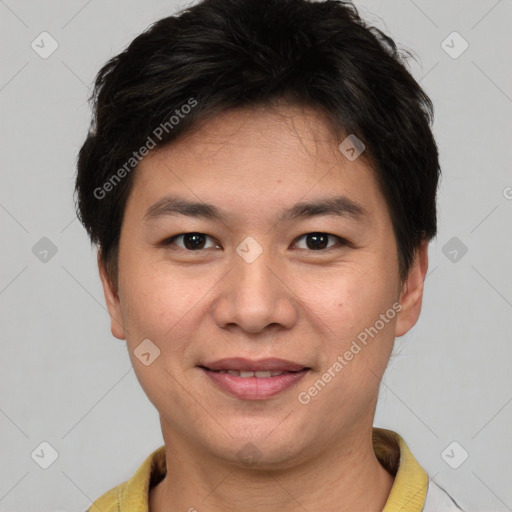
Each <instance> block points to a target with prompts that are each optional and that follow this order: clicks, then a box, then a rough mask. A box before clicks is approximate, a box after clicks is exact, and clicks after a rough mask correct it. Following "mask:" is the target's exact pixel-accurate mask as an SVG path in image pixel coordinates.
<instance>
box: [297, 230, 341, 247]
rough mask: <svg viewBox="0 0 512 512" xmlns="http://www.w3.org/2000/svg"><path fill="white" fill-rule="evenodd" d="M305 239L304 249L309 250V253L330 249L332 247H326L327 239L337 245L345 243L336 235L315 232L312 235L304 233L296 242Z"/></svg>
mask: <svg viewBox="0 0 512 512" xmlns="http://www.w3.org/2000/svg"><path fill="white" fill-rule="evenodd" d="M302 238H305V239H306V247H305V249H309V250H311V251H320V250H323V249H330V248H331V247H332V246H333V245H336V244H332V245H330V246H328V243H329V238H331V239H336V240H337V241H338V243H339V244H341V245H345V244H346V243H347V242H346V241H345V240H344V239H343V238H340V237H339V236H336V235H331V234H329V233H322V232H319V231H315V232H313V233H306V234H305V235H302V236H301V237H299V238H298V240H300V239H302Z"/></svg>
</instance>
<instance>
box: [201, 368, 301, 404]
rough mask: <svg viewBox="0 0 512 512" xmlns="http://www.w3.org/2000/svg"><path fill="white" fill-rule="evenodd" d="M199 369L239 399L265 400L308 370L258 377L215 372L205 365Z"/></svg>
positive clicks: (295, 380) (291, 383) (292, 383)
mask: <svg viewBox="0 0 512 512" xmlns="http://www.w3.org/2000/svg"><path fill="white" fill-rule="evenodd" d="M200 370H201V371H202V372H203V373H205V374H206V375H207V376H208V377H209V378H210V379H211V380H212V381H213V383H214V384H216V385H217V386H218V387H219V388H220V389H221V390H222V391H224V392H225V393H227V394H229V395H231V396H235V397H236V398H239V399H241V400H265V399H267V398H270V397H273V396H274V395H277V394H278V393H281V392H283V391H285V390H286V389H288V388H290V387H291V386H293V385H294V384H296V383H297V382H298V381H299V380H301V379H302V378H303V377H304V376H305V375H306V374H307V373H308V372H309V369H307V368H304V369H302V370H299V371H291V372H289V373H284V374H283V375H276V376H275V377H263V378H260V377H238V376H236V375H230V374H229V373H217V372H215V371H213V370H210V369H208V368H205V367H200ZM247 371H249V370H247ZM253 371H256V370H253ZM276 371H278V370H276ZM283 371H284V370H283Z"/></svg>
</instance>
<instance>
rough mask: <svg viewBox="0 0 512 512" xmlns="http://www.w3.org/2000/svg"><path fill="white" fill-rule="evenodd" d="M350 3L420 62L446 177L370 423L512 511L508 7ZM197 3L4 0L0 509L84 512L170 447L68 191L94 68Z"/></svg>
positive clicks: (443, 475) (483, 502)
mask: <svg viewBox="0 0 512 512" xmlns="http://www.w3.org/2000/svg"><path fill="white" fill-rule="evenodd" d="M356 4H357V5H358V6H359V7H360V8H361V13H362V14H363V15H364V17H365V18H367V19H368V20H369V21H371V22H372V23H374V24H376V25H377V26H379V27H381V28H383V29H384V30H385V31H387V32H388V33H389V34H390V35H391V36H392V37H394V38H395V39H396V40H398V42H400V43H401V44H402V45H405V46H406V47H409V48H412V49H414V50H415V52H416V54H417V55H418V57H419V61H420V63H415V62H414V61H411V70H412V72H413V74H414V76H415V77H416V78H417V79H418V80H421V84H422V85H423V86H424V88H425V89H426V91H427V93H428V94H429V95H430V96H431V98H432V100H433V102H434V104H435V107H436V121H435V127H434V129H435V135H436V137H437V140H438V144H439V149H440V155H441V164H442V170H443V173H444V177H443V179H442V182H441V188H440V195H439V234H438V237H437V239H436V240H435V241H434V242H433V243H432V244H431V247H430V268H429V274H428V277H427V281H426V290H425V297H424V306H423V312H422V316H421V319H420V321H419V323H418V324H417V325H416V327H415V328H414V329H413V330H412V331H411V332H410V333H408V334H407V335H406V336H404V337H403V338H399V339H397V341H396V350H395V357H394V358H393V359H392V362H391V364H390V367H389V369H388V371H387V373H386V375H385V378H384V381H383V384H382V386H381V396H380V403H379V406H378V410H377V415H376V420H375V425H376V426H381V427H386V428H391V429H393V430H395V431H397V432H398V433H400V434H401V435H402V436H403V437H404V438H405V440H406V441H407V443H408V445H409V447H410V448H411V450H412V452H413V454H414V455H415V456H416V458H417V459H418V460H419V461H420V463H421V464H422V465H423V467H424V468H425V469H426V470H427V471H428V473H429V475H430V476H431V477H432V478H434V480H435V481H436V482H437V483H438V484H440V485H442V486H443V487H445V488H447V489H449V490H450V492H451V493H452V494H453V496H454V497H455V498H456V499H457V500H458V501H459V503H460V504H461V505H463V506H464V507H466V508H467V509H469V510H474V511H505V510H512V486H511V485H510V481H511V476H512V471H511V462H510V461H511V459H512V436H511V431H512V429H511V425H512V404H511V402H512V372H511V371H510V361H511V356H512V343H511V335H510V332H511V330H512V314H511V313H512V273H511V272H510V261H511V255H512V237H511V236H510V235H511V232H510V224H511V213H512V199H511V198H512V188H510V187H512V173H511V171H510V163H511V158H510V156H511V155H510V146H511V141H512V121H511V119H512V116H511V114H512V68H511V66H510V56H511V49H512V35H511V32H512V31H511V30H510V27H511V22H512V4H511V2H510V0H501V1H496V0H481V1H471V2H469V1H463V0H460V1H420V0H415V1H412V0H395V1H390V0H388V1H386V2H384V1H376V0H365V1H358V2H356ZM185 5H186V4H185V3H180V4H178V3H177V2H171V1H168V2H165V1H158V0H152V1H147V2H144V3H142V2H138V1H135V0H128V1H126V0H124V1H121V0H115V1H114V0H107V1H103V2H100V1H99V0H89V1H84V0H72V1H66V2H64V1H55V0H53V1H51V0H47V1H37V2H36V1H35V0H31V1H29V0H0V48H1V50H0V51H1V55H2V58H1V59H2V60H1V63H2V65H1V70H0V109H1V120H2V123H1V132H0V140H1V144H2V146H1V150H2V151H1V154H2V161H1V166H0V173H1V188H0V229H1V232H0V234H1V239H2V264H1V265H0V315H1V317H0V321H1V326H2V329H1V337H2V342H1V345H0V346H1V351H2V355H1V357H0V372H1V387H0V431H1V438H0V453H1V456H0V511H3V512H5V511H19V512H22V511H23V512H30V511H36V510H37V511H38V512H45V511H52V512H57V511H83V510H85V508H86V507H87V506H89V505H90V503H91V501H92V500H94V499H95V498H97V497H98V496H99V495H101V494H102V493H104V492H105V491H107V490H108V489H110V488H112V487H114V486H115V485H117V484H119V483H120V482H121V481H123V480H126V479H128V478H129V477H130V476H132V474H133V473H134V472H135V470H136V468H137V467H138V466H139V465H140V463H141V462H142V460H143V459H144V458H145V457H146V456H147V455H148V454H149V453H150V451H151V450H153V449H155V448H156V447H158V446H160V445H161V444H162V437H161V433H160V426H159V423H158V417H157V413H156V411H155V410H154V408H153V406H152V405H151V404H150V403H149V401H148V400H147V399H146V397H145V395H144V394H143V392H142V390H141V389H140V388H139V385H138V382H137V381H136V378H135V376H134V373H133V371H132V370H131V366H130V362H129V359H128V355H127V352H126V348H125V345H124V342H122V341H119V340H117V339H115V338H113V337H112V335H111V333H110V323H109V319H108V315H107V313H106V309H105V306H104V299H103V294H102V290H101V286H100V281H99V277H98V274H97V267H96V259H95V250H94V249H91V247H90V244H89V241H88V239H87V237H86V234H85V231H84V229H83V228H82V226H81V225H80V223H79V222H78V220H77V219H76V216H75V213H74V207H73V199H72V193H73V186H74V174H75V160H76V155H77V151H78V149H79V147H80V146H81V144H82V142H83V140H84V138H85V136H86V132H87V129H88V127H89V120H90V110H89V106H88V104H87V101H86V99H87V97H88V95H89V93H90V84H91V83H92V80H93V78H94V76H95V73H96V72H97V71H98V70H99V68H100V66H101V65H102V64H103V63H104V62H105V61H106V60H107V59H108V58H110V57H112V56H113V55H114V54H116V53H118V52H119V51H121V50H122V49H123V48H124V47H125V46H126V45H127V44H128V43H129V42H130V41H131V40H132V39H133V37H135V36H136V35H137V34H139V33H140V32H141V31H142V30H143V29H145V28H146V27H147V26H148V25H149V24H150V23H151V22H153V21H155V20H157V19H159V18H161V17H163V16H167V15H170V14H172V13H173V12H174V11H175V10H176V8H178V7H182V6H185ZM43 31H47V32H48V33H49V34H51V36H52V37H53V38H54V39H55V40H56V41H57V43H58V48H57V50H56V51H55V52H54V53H53V54H52V55H50V56H49V57H48V58H46V59H43V58H42V57H41V56H40V55H39V54H38V53H36V51H34V49H33V48H32V47H31V43H32V41H35V44H39V46H40V47H42V46H43V44H44V48H45V49H46V50H45V51H47V50H48V49H49V48H51V46H50V43H51V41H50V40H49V39H45V40H44V42H43V43H42V42H41V37H43V36H40V34H41V32H43ZM453 31H457V32H458V33H460V35H461V36H462V37H463V38H464V40H466V41H467V43H468V44H469V47H468V48H467V50H466V51H465V52H464V53H462V54H461V55H459V56H458V57H457V58H453V53H454V52H455V53H458V52H459V51H460V50H461V49H462V46H461V45H462V44H463V42H462V40H460V39H457V36H455V39H454V37H453V36H450V37H449V38H448V39H447V43H445V47H446V45H449V46H451V47H452V48H451V49H449V48H448V49H449V51H451V53H452V56H450V55H449V54H448V53H447V52H446V51H445V50H444V49H443V47H442V45H441V43H442V41H444V40H445V39H446V38H447V36H449V35H450V34H451V33H452V32H453ZM44 37H47V36H44ZM40 51H42V48H41V49H40ZM507 187H508V188H507ZM43 237H47V238H48V239H49V240H50V241H51V243H52V244H53V245H54V246H55V248H56V249H57V252H56V253H55V254H52V252H51V251H50V252H49V253H47V254H46V255H45V254H44V253H43V252H41V251H43V250H44V249H45V248H46V249H47V248H48V246H49V242H48V241H47V240H43V241H40V240H41V239H42V238H43ZM453 237H456V239H455V240H452V238H453ZM36 244H39V245H36ZM447 244H448V245H447ZM462 244H463V245H462ZM34 246H35V247H36V248H35V249H33V248H34ZM464 246H465V247H466V248H467V253H465V254H463V248H464ZM453 251H456V252H453ZM454 259H455V261H452V260H454ZM43 441H46V442H48V443H50V444H51V445H52V446H53V447H54V448H55V450H56V451H57V452H58V458H57V459H56V460H55V461H54V462H53V464H52V465H51V466H50V467H48V469H42V468H41V467H40V465H39V464H44V463H45V462H46V463H49V462H51V458H49V457H51V454H50V451H49V449H48V448H45V447H44V446H43V447H42V448H41V447H40V443H41V442H43ZM454 441H455V442H457V443H458V444H457V445H451V446H450V447H449V448H448V450H447V451H445V448H447V447H448V446H449V445H450V444H451V443H452V442H454ZM41 449H42V450H43V451H41ZM34 450H35V452H34ZM463 450H465V451H467V452H468V454H469V457H468V458H467V460H465V461H464V462H463V463H462V464H460V462H461V461H462V460H463V456H464V453H465V452H464V451H463ZM33 452H34V453H35V454H36V455H34V457H32V456H31V453H33ZM443 453H444V455H443ZM37 454H39V457H38V456H37ZM43 454H44V455H43ZM36 461H37V462H38V463H36ZM448 462H449V463H450V464H451V465H452V466H455V465H459V464H460V465H459V467H458V468H457V469H453V468H452V467H451V466H450V465H449V464H448Z"/></svg>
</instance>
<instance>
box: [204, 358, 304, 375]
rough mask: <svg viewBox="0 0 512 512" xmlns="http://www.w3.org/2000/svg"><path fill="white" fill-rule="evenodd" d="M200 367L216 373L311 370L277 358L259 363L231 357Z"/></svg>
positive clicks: (259, 360) (261, 360) (260, 360)
mask: <svg viewBox="0 0 512 512" xmlns="http://www.w3.org/2000/svg"><path fill="white" fill-rule="evenodd" d="M199 366H201V367H205V368H206V369H209V370H215V371H217V370H240V371H246V372H257V371H265V370H268V371H275V372H299V371H301V370H304V369H309V367H307V366H306V365H303V364H300V363H297V362H294V361H287V360H286V359H279V358H277V357H271V358H267V359H258V360H257V361H253V360H250V359H245V358H243V357H230V358H225V359H219V360H217V361H212V362H209V363H204V364H201V365H199Z"/></svg>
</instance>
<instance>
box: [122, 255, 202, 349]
mask: <svg viewBox="0 0 512 512" xmlns="http://www.w3.org/2000/svg"><path fill="white" fill-rule="evenodd" d="M142 268H144V266H143V265H137V266H135V267H133V269H132V272H131V273H129V279H127V280H126V281H127V282H126V286H125V293H124V297H123V299H124V305H123V318H124V320H125V323H126V325H127V326H128V331H129V332H128V334H127V341H128V343H129V345H130V346H131V347H132V348H135V346H136V345H137V344H138V343H140V341H141V340H143V339H146V338H149V339H151V340H152V341H154V342H155V343H156V344H157V346H159V347H160V349H161V350H163V349H165V350H169V349H172V350H175V349H177V348H178V345H179V340H181V339H183V337H184V335H185V333H189V332H190V326H189V324H190V321H191V318H192V317H193V316H194V312H195V308H196V307H197V305H198V303H200V301H201V297H202V296H204V294H205V290H207V289H208V287H207V286H204V284H201V282H199V281H200V280H198V279H197V278H196V279H191V278H185V277H184V276H183V275H180V274H179V273H176V272H174V273H171V272H170V271H169V268H167V269H166V268H165V265H159V266H158V267H154V268H153V267H146V269H147V270H141V269H142ZM127 275H128V274H127Z"/></svg>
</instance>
